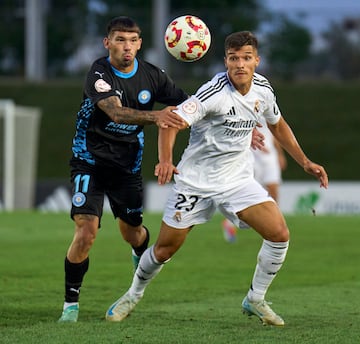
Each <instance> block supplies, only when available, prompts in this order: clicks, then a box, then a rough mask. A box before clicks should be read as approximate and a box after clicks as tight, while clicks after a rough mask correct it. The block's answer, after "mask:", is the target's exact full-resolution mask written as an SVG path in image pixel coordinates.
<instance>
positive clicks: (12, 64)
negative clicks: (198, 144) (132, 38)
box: [0, 0, 261, 77]
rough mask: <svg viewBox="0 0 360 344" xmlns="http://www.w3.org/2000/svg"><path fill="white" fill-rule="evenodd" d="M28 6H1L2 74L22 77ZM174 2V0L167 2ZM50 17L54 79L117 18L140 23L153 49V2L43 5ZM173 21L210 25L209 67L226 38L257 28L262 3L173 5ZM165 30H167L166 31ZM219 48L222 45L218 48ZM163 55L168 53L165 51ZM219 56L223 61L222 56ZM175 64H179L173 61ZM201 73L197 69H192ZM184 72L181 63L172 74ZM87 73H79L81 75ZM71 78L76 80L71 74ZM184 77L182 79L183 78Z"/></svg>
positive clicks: (82, 0) (10, 2) (227, 0)
mask: <svg viewBox="0 0 360 344" xmlns="http://www.w3.org/2000/svg"><path fill="white" fill-rule="evenodd" d="M25 1H26V0H17V1H14V0H3V1H1V3H0V72H1V74H8V75H12V76H15V75H17V76H23V75H24V68H23V66H24V54H25V51H24V26H25V25H24V22H25V18H24V7H25ZM169 1H170V0H169ZM44 6H46V13H47V44H48V46H47V73H48V75H49V76H50V77H58V76H63V75H64V74H65V72H66V70H65V62H66V61H67V60H68V59H69V57H70V56H71V55H72V54H74V52H75V51H76V50H77V49H78V48H79V47H81V45H82V44H84V40H87V41H88V42H89V40H93V41H94V45H96V44H98V43H99V42H98V40H99V37H100V38H101V37H103V36H104V34H105V32H104V31H105V30H104V27H105V25H106V23H107V22H108V20H109V19H110V18H111V17H113V16H116V15H127V16H130V17H133V18H135V19H136V21H138V22H139V24H140V26H141V27H142V30H143V37H144V45H143V49H142V51H144V52H145V51H146V50H147V49H148V48H151V45H152V41H151V37H152V17H151V16H152V2H151V1H148V0H131V1H130V0H129V1H118V0H106V1H101V0H90V1H87V0H77V1H71V0H63V1H50V0H44ZM169 7H170V16H171V18H169V21H170V20H171V19H172V18H174V17H176V16H178V15H183V14H185V13H191V14H194V15H198V16H199V17H201V18H204V20H205V21H206V23H207V24H208V25H209V27H210V30H211V33H212V36H213V41H214V44H213V46H212V48H211V51H210V53H209V54H208V57H207V58H206V59H204V60H203V63H202V66H208V65H209V64H211V63H213V61H215V59H216V60H217V59H218V58H219V57H222V51H223V46H222V42H223V39H224V36H225V35H226V34H227V33H229V32H230V31H234V30H242V29H249V30H255V29H256V28H257V26H258V22H259V20H258V13H259V11H260V10H261V5H259V1H258V0H242V1H239V0H224V1H222V2H219V1H217V0H208V1H204V0H199V1H188V0H183V1H179V0H172V1H170V6H169ZM164 30H165V28H164ZM218 42H221V44H219V43H218ZM164 50H165V48H164ZM220 54H221V55H220ZM175 62H177V61H175ZM195 67H199V65H197V66H195V65H193V66H192V67H191V68H195ZM181 68H184V67H183V66H182V65H181V64H179V63H178V62H177V65H176V67H175V68H174V71H181ZM187 68H188V70H189V65H187ZM82 73H83V71H82V70H79V75H80V74H82ZM72 75H73V74H72ZM180 75H183V73H182V72H181V73H180Z"/></svg>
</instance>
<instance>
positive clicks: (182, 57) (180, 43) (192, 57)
mask: <svg viewBox="0 0 360 344" xmlns="http://www.w3.org/2000/svg"><path fill="white" fill-rule="evenodd" d="M164 39H165V47H166V49H167V51H168V52H169V53H170V54H171V55H172V56H174V57H175V58H176V59H177V60H179V61H182V62H194V61H197V60H199V59H201V58H202V57H203V56H204V55H205V54H206V53H207V51H208V50H209V47H210V43H211V35H210V31H209V29H208V27H207V25H206V24H205V23H204V22H203V21H202V20H201V19H200V18H198V17H195V16H193V15H185V16H181V17H178V18H175V19H174V20H172V21H171V23H170V24H169V25H168V27H167V28H166V31H165V37H164Z"/></svg>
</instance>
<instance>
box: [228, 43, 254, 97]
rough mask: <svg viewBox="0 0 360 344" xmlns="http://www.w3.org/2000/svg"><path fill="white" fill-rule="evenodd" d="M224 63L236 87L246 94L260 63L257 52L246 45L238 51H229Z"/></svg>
mask: <svg viewBox="0 0 360 344" xmlns="http://www.w3.org/2000/svg"><path fill="white" fill-rule="evenodd" d="M224 62H225V67H226V69H227V71H228V74H229V77H230V80H231V82H232V83H233V85H234V87H235V88H236V89H237V90H238V91H239V92H240V93H241V94H246V93H247V92H248V91H249V89H250V86H251V83H252V78H253V75H254V73H255V69H256V67H257V66H258V65H259V63H260V57H259V56H258V54H257V50H256V49H255V48H254V47H252V46H251V45H244V46H243V47H241V48H240V49H238V50H235V49H229V50H228V51H227V52H226V56H225V59H224Z"/></svg>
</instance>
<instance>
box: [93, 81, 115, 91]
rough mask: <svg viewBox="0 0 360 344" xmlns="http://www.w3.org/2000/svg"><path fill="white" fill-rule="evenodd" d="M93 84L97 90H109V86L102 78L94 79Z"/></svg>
mask: <svg viewBox="0 0 360 344" xmlns="http://www.w3.org/2000/svg"><path fill="white" fill-rule="evenodd" d="M94 86H95V90H96V91H98V92H109V91H110V90H111V86H110V85H109V84H108V83H107V82H106V81H105V80H103V79H98V80H96V82H95V85H94Z"/></svg>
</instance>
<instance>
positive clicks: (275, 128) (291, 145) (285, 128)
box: [269, 117, 329, 189]
mask: <svg viewBox="0 0 360 344" xmlns="http://www.w3.org/2000/svg"><path fill="white" fill-rule="evenodd" d="M269 128H270V130H271V132H272V134H273V135H274V137H275V138H276V139H277V140H278V142H279V143H280V144H281V146H282V147H283V148H284V149H285V150H286V151H287V152H288V153H289V154H290V156H291V157H292V158H293V159H294V160H295V161H296V162H297V163H298V164H299V165H300V166H301V167H302V168H303V169H304V171H305V172H307V173H309V174H311V175H313V176H314V177H316V178H317V179H318V180H319V182H320V187H323V188H325V189H327V187H328V184H329V180H328V176H327V173H326V171H325V169H324V167H323V166H321V165H319V164H317V163H315V162H312V161H311V160H310V159H309V158H308V157H307V156H306V155H305V153H304V152H303V150H302V149H301V147H300V145H299V143H298V141H297V140H296V137H295V135H294V134H293V132H292V130H291V128H290V127H289V125H288V124H287V123H286V121H285V120H284V118H283V117H281V119H280V120H279V122H278V123H276V124H275V125H269Z"/></svg>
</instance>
